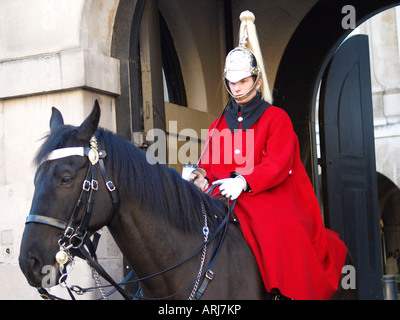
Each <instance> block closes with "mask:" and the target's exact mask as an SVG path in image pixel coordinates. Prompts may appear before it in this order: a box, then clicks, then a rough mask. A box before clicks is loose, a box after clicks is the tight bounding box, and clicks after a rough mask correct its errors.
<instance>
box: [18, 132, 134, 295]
mask: <svg viewBox="0 0 400 320" xmlns="http://www.w3.org/2000/svg"><path fill="white" fill-rule="evenodd" d="M106 155H107V154H106V152H105V151H104V150H100V151H99V150H98V143H97V138H96V136H93V137H92V138H91V139H90V147H69V148H61V149H56V150H54V151H52V152H51V153H50V154H49V155H48V156H47V159H46V160H47V161H50V160H57V159H61V158H66V157H70V156H81V157H88V159H89V161H90V163H89V167H88V170H87V173H86V177H85V180H84V181H83V184H82V189H81V193H80V195H79V198H78V200H77V202H76V204H75V207H74V209H73V211H72V214H71V217H70V219H69V220H68V221H67V222H66V221H62V220H59V219H55V218H52V217H47V216H42V215H38V214H30V215H28V217H27V219H26V222H25V223H26V224H29V223H40V224H45V225H49V226H52V227H55V228H58V229H61V230H63V233H62V235H61V237H60V239H59V240H58V245H59V247H60V249H59V251H58V252H57V254H56V261H57V262H58V263H59V265H60V271H61V274H62V275H61V277H60V280H59V282H60V283H61V282H62V281H64V282H65V280H66V276H67V275H68V273H69V272H67V271H66V267H67V265H68V264H70V263H72V261H73V257H72V255H71V254H70V250H71V249H73V250H76V255H77V256H79V257H81V258H83V259H85V260H87V261H88V263H89V265H90V266H91V267H92V268H93V269H94V270H95V271H96V272H97V273H99V274H100V275H101V276H102V277H103V278H105V279H106V280H107V281H108V282H110V283H111V284H112V285H114V287H115V288H116V290H118V291H119V292H120V293H121V295H122V296H123V297H124V298H125V299H129V298H130V296H128V295H127V293H126V292H125V291H124V290H123V289H122V288H121V287H120V286H119V285H118V284H117V283H116V282H115V281H114V280H113V279H112V278H111V277H110V276H109V275H108V273H107V272H106V271H105V270H104V269H103V268H102V267H101V266H100V265H99V263H98V262H97V257H96V249H97V245H98V242H99V240H100V233H98V232H94V234H93V240H91V239H90V237H89V236H88V227H89V223H90V220H91V217H92V213H93V207H94V200H95V195H96V192H97V190H98V188H99V182H98V180H97V172H98V170H99V169H100V172H101V174H102V177H103V180H104V182H105V185H106V187H107V189H108V191H109V193H110V195H111V200H112V207H113V214H112V217H114V215H115V213H116V212H117V211H118V197H117V193H116V187H115V185H114V183H113V182H112V181H111V180H110V179H109V178H108V175H107V173H106V169H105V165H104V161H103V159H104V158H105V157H106ZM82 209H84V212H83V215H82V217H81V218H80V221H78V219H79V217H80V213H81V211H82ZM75 287H76V286H75ZM67 288H68V289H69V293H70V295H71V297H72V293H71V290H70V288H69V287H67ZM38 290H39V293H40V294H41V296H42V297H43V298H49V299H52V298H55V297H54V296H52V295H50V294H48V293H47V291H46V290H45V289H44V288H38Z"/></svg>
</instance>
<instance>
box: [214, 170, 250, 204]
mask: <svg viewBox="0 0 400 320" xmlns="http://www.w3.org/2000/svg"><path fill="white" fill-rule="evenodd" d="M215 184H220V186H219V190H220V191H221V195H223V196H225V197H226V198H228V199H230V200H235V199H237V198H238V197H239V196H240V194H241V193H242V191H244V190H246V188H247V181H246V179H245V178H244V177H242V176H236V177H235V178H227V179H221V180H217V181H214V182H213V185H215Z"/></svg>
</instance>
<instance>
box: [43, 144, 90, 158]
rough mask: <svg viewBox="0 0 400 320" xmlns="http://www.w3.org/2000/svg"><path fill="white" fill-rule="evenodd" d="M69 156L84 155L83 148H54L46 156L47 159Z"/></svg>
mask: <svg viewBox="0 0 400 320" xmlns="http://www.w3.org/2000/svg"><path fill="white" fill-rule="evenodd" d="M70 156H81V157H84V156H85V148H84V147H70V148H61V149H56V150H54V151H52V152H50V154H49V155H48V157H47V160H56V159H61V158H66V157H70Z"/></svg>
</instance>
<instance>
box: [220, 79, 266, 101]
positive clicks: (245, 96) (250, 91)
mask: <svg viewBox="0 0 400 320" xmlns="http://www.w3.org/2000/svg"><path fill="white" fill-rule="evenodd" d="M259 79H260V73H258V74H257V78H256V80H255V81H254V83H253V85H252V86H251V88H250V90H249V91H247V92H246V93H244V94H240V95H237V96H235V95H234V94H233V93H232V92H231V90H230V88H229V86H228V84H227V82H228V81H227V80H226V79H224V84H225V88H226V90H227V91H228V93H229V94H230V96H231V97H232V98H233V99H235V100H236V101H242V100H244V99H246V98H248V97H249V96H250V95H251V94H252V92H253V91H254V90H257V83H258V80H259Z"/></svg>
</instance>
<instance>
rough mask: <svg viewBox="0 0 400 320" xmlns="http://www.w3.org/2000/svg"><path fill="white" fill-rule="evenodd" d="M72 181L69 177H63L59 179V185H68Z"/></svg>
mask: <svg viewBox="0 0 400 320" xmlns="http://www.w3.org/2000/svg"><path fill="white" fill-rule="evenodd" d="M73 180H74V179H73V178H72V177H70V176H65V177H62V178H61V184H70V183H71V182H72V181H73Z"/></svg>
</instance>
